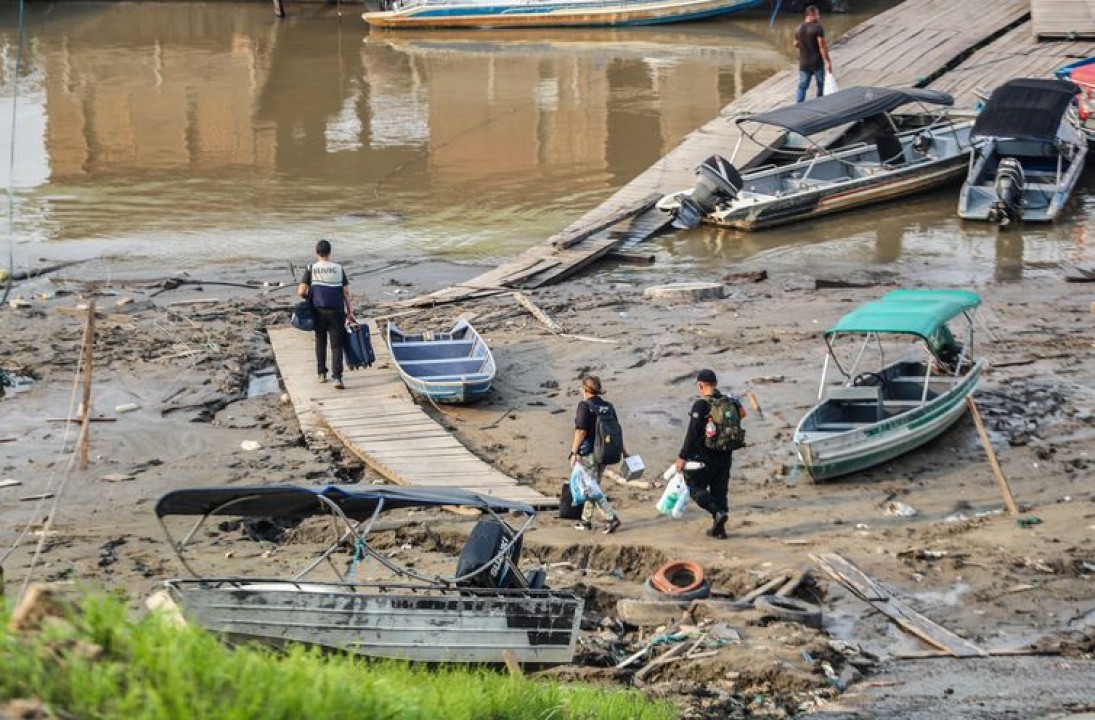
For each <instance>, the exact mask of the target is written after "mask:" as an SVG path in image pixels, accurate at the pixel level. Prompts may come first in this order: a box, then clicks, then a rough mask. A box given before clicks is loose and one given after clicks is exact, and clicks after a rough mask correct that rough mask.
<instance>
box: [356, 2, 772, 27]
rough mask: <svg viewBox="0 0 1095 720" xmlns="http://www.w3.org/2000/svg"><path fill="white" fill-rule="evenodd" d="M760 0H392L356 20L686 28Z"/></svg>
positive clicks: (455, 24)
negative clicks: (670, 25)
mask: <svg viewBox="0 0 1095 720" xmlns="http://www.w3.org/2000/svg"><path fill="white" fill-rule="evenodd" d="M761 4H762V0H393V1H392V2H385V3H384V4H383V5H382V6H383V7H386V8H387V9H385V10H381V11H379V12H367V13H363V14H362V16H361V17H362V19H363V20H365V22H366V23H368V24H369V25H370V26H372V27H376V28H419V29H421V28H506V27H622V26H629V25H661V24H665V23H677V22H688V21H691V20H703V19H705V18H711V17H716V16H719V15H727V14H729V13H734V12H738V11H740V10H745V9H747V8H754V7H760V6H761Z"/></svg>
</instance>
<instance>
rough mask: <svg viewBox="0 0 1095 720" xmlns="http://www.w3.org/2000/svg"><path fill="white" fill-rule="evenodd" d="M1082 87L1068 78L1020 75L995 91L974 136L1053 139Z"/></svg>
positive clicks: (980, 117)
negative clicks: (1058, 78) (1053, 78)
mask: <svg viewBox="0 0 1095 720" xmlns="http://www.w3.org/2000/svg"><path fill="white" fill-rule="evenodd" d="M1079 93H1080V88H1079V87H1078V86H1077V85H1076V84H1075V83H1071V82H1068V81H1067V80H1047V79H1042V78H1019V79H1017V80H1008V81H1007V82H1006V83H1004V84H1003V85H1001V86H999V87H998V88H996V89H995V90H993V91H992V95H990V96H989V101H988V102H987V103H985V107H984V109H983V110H981V113H980V114H979V115H978V116H977V121H976V122H975V123H974V124H973V132H972V137H1006V138H1016V139H1022V140H1053V139H1055V138H1056V137H1057V128H1058V127H1059V126H1060V124H1061V117H1062V116H1064V114H1065V111H1066V110H1068V106H1069V104H1070V103H1071V102H1072V98H1073V97H1075V96H1076V95H1078V94H1079Z"/></svg>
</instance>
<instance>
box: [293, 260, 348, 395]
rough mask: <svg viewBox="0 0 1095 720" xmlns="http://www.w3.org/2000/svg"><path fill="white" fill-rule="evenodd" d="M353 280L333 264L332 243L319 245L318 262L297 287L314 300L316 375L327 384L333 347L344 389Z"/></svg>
mask: <svg viewBox="0 0 1095 720" xmlns="http://www.w3.org/2000/svg"><path fill="white" fill-rule="evenodd" d="M349 284H350V280H349V278H347V277H346V271H345V270H343V269H342V266H341V265H339V264H338V263H336V262H331V243H330V242H329V241H327V240H320V241H319V242H318V243H316V261H315V263H313V264H311V265H309V266H308V269H307V270H305V271H304V277H303V278H301V280H300V285H299V286H297V295H299V296H301V297H302V298H307V299H308V300H310V301H311V303H312V307H314V308H315V313H316V328H315V340H316V374H317V375H318V376H319V381H320V382H321V383H325V382H327V344H328V342H330V346H331V377H332V378H333V379H334V381H335V388H337V389H339V390H341V389H342V388H343V387H344V386H343V384H342V358H343V352H344V350H343V341H344V339H345V337H346V319H347V318H350V319H353V316H354V306H353V301H352V300H351V299H350V288H349Z"/></svg>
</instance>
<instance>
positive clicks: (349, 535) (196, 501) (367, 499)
mask: <svg viewBox="0 0 1095 720" xmlns="http://www.w3.org/2000/svg"><path fill="white" fill-rule="evenodd" d="M440 506H455V507H466V508H472V509H478V510H480V511H481V512H482V513H483V514H485V515H489V516H490V517H492V518H494V520H495V521H496V522H498V523H499V525H500V526H501V527H502V528H503V532H504V533H505V535H506V538H507V540H508V542H504V543H502V544H501V547H499V549H498V551H497V553H496V554H495V555H494V556H492V557H491V558H490V559H489V560H488V561H486V562H484V563H483V564H482V565H481V566H480V567H478V568H477V569H475V570H473V571H472V572H469V573H465V574H464V575H459V576H452V577H443V576H434V577H427V576H425V575H422V574H420V573H417V572H415V571H414V570H412V569H411V568H409V567H406V566H404V565H401V564H399V563H396V562H393V561H392V560H391V559H390V558H388V557H387V556H385V555H384V554H383V553H381V552H378V551H377V550H375V549H374V548H373V547H372V546H370V545H369V543H368V541H367V540H366V537H367V536H368V534H369V532H370V530H371V529H372V526H373V524H374V523H375V522H376V520H377V518H379V517H380V515H382V514H383V513H384V512H390V511H393V510H400V509H406V508H422V507H440ZM155 512H156V518H157V520H158V521H159V523H160V526H161V528H162V529H163V532H164V535H165V536H166V537H167V539H168V541H169V543H170V545H171V549H172V551H173V552H174V553H175V555H176V557H178V559H179V562H180V563H182V565H183V567H185V568H186V570H187V571H188V572H189V573H190V574H191V575H192V576H193V577H194V578H196V579H199V580H200V579H202V578H203V575H202V573H199V572H197V571H196V570H195V569H194V568H193V567H192V566H191V565H190V563H189V561H188V560H187V558H186V554H185V550H186V547H187V546H188V545H190V543H191V541H192V540H193V539H194V536H195V535H196V534H197V532H198V530H200V529H201V527H202V526H204V525H205V523H206V521H208V520H209V518H211V517H215V516H231V517H250V518H256V517H294V518H301V517H322V516H330V517H333V518H334V519H335V521H336V522H338V523H341V524H342V526H343V527H344V528H345V530H344V531H343V532H342V534H341V535H340V536H339V537H338V538H337V539H336V540H335V541H334V542H333V543H331V544H330V545H329V546H328V547H327V549H326V550H325V551H324V552H323V553H321V554H320V556H319V557H317V558H315V559H314V560H313V561H311V562H310V563H308V565H307V566H306V567H305V568H304V569H303V570H301V571H300V572H298V573H297V574H296V575H294V576H293V578H292V580H293V581H294V582H298V581H301V580H303V579H304V578H305V577H307V576H308V575H309V574H310V573H311V572H313V571H314V570H315V569H316V568H317V567H319V565H320V564H321V563H323V562H324V561H327V562H328V564H329V565H330V567H331V568H332V570H334V572H335V574H336V575H337V576H338V577H339V579H340V580H341V581H342V582H346V583H350V584H353V580H352V579H349V580H348V579H347V578H346V577H345V575H343V573H342V571H341V570H340V569H339V568H338V567H337V566H335V564H334V563H333V562H332V561H331V560H330V558H331V556H332V555H333V554H334V553H335V552H336V551H337V550H338V549H339V548H340V547H342V546H343V544H344V543H346V542H348V541H350V540H351V539H353V547H354V555H353V558H354V559H353V565H352V566H351V571H352V570H353V568H354V567H356V565H357V562H358V561H359V560H361V559H363V558H365V557H371V558H373V559H374V560H376V561H377V562H379V563H380V564H382V565H383V566H384V567H386V568H388V569H389V570H391V571H392V572H394V573H396V574H397V575H400V576H404V577H408V578H412V579H414V580H417V581H419V582H424V583H429V584H435V585H439V586H444V587H452V586H456V585H460V584H463V583H465V582H466V581H468V580H470V579H471V578H474V577H476V576H477V575H479V574H481V573H484V572H488V571H489V570H491V567H492V566H497V565H499V564H501V565H505V566H506V567H507V568H508V570H509V572H511V573H513V574H514V577H517V578H519V579H520V582H522V583H524V575H523V574H522V573H521V572H520V569H519V568H518V567H517V565H516V563H515V561H514V559H513V558H512V557H511V553H510V548H511V547H512V546H513V545H514V544H515V543H516V542H517V541H518V540H519V539H520V538H521V537H522V536H523V535H524V533H525V532H526V531H527V530H528V529H529V527H531V525H532V521H533V519H534V518H535V517H536V510H535V509H533V507H532V506H531V505H528V504H527V503H523V502H519V501H515V500H505V499H503V498H496V497H489V496H486V495H481V494H479V493H474V492H471V491H468V490H461V489H459V488H435V487H402V486H398V485H375V486H370V487H367V488H363V489H356V488H347V487H345V486H341V485H327V486H324V487H316V488H308V487H301V486H297V485H264V486H251V487H239V486H237V487H212V488H188V489H182V490H174V491H172V492H169V493H167V494H166V495H164V496H163V497H161V498H160V500H159V501H158V502H157V503H156V509H155ZM503 513H516V514H519V515H523V516H524V520H523V522H521V523H520V524H519V525H518V526H517V527H513V526H511V525H510V524H509V523H508V522H506V521H505V519H503V518H502V514H503ZM169 516H195V517H197V520H195V522H194V524H193V526H192V527H191V528H190V529H189V531H187V533H186V534H185V535H184V536H183V537H182V538H181V539H180V540H176V539H175V535H174V534H173V533H172V532H171V529H170V527H169V526H168V524H167V522H165V518H167V517H169Z"/></svg>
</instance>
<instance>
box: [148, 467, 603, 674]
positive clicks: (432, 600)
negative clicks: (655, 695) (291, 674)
mask: <svg viewBox="0 0 1095 720" xmlns="http://www.w3.org/2000/svg"><path fill="white" fill-rule="evenodd" d="M442 506H446V507H460V508H463V509H465V510H471V511H478V512H479V513H480V517H479V520H478V521H477V522H476V523H475V525H474V526H473V527H472V528H471V531H470V533H468V535H467V538H466V541H465V543H464V545H463V548H462V550H461V551H460V554H459V558H458V559H456V560H455V564H454V565H452V566H451V567H452V568H453V569H454V572H453V574H451V575H443V574H440V573H435V572H433V568H431V567H426V561H425V559H423V558H418V559H417V562H416V563H409V564H399V563H398V562H397V561H395V560H393V557H392V556H393V555H394V553H392V552H390V551H384V550H382V549H378V548H375V547H373V545H372V544H370V542H369V532H370V530H371V529H373V526H374V524H375V523H376V521H377V519H378V518H379V517H381V516H382V515H384V514H385V513H388V512H393V511H400V510H415V509H417V510H428V509H438V511H439V512H440V510H439V509H440V508H441V507H442ZM156 516H157V518H159V520H160V522H161V524H162V525H163V528H164V532H165V533H166V535H167V537H168V539H169V540H170V542H171V546H172V548H173V549H174V550H175V552H176V554H177V555H178V557H179V559H180V560H181V562H182V563H183V565H184V566H185V567H186V568H187V569H188V570H190V572H191V573H192V574H193V575H194V577H193V578H192V579H172V580H167V581H165V583H164V588H165V590H166V592H167V594H168V595H169V597H170V598H171V600H173V601H174V603H175V604H176V605H177V606H178V608H179V610H180V611H181V612H182V614H183V617H184V618H186V619H187V620H188V621H190V622H194V623H196V624H197V625H199V626H201V627H204V628H205V629H207V630H210V631H212V632H215V633H218V634H221V635H224V636H226V637H227V638H228V639H230V640H233V641H258V642H264V643H269V644H274V645H280V644H283V643H287V642H291V643H301V644H306V645H311V646H315V647H321V648H325V649H331V650H341V651H345V652H350V653H357V654H360V655H366V656H370V657H379V658H394V659H402V660H412V661H418V662H447V663H503V662H507V659H506V658H507V657H511V658H513V660H516V661H517V662H520V663H531V664H536V665H553V664H560V663H567V662H570V660H571V659H572V658H573V655H574V651H575V647H576V642H577V637H578V633H579V625H580V622H581V617H582V609H583V602H582V599H581V598H579V597H578V596H576V595H574V594H573V593H570V592H564V591H558V590H551V589H548V588H547V587H546V586H545V579H546V573H545V571H544V570H543V569H542V568H541V569H535V570H532V571H530V572H528V573H527V574H526V573H523V572H522V571H521V570H520V568H519V567H518V561H519V558H520V552H521V544H522V539H523V537H524V533H525V531H526V530H527V529H528V528H529V527H530V526H531V523H532V520H533V518H534V516H535V510H533V509H532V507H530V506H528V505H526V504H524V503H520V502H514V501H509V500H502V499H499V498H494V497H487V496H484V495H479V494H476V493H472V492H468V491H465V490H459V489H454V488H431V487H397V486H370V487H364V488H357V487H340V486H327V487H315V488H308V487H298V486H292V485H280V486H261V487H240V486H233V487H215V488H193V489H183V490H176V491H173V492H170V493H168V494H166V495H164V496H163V497H162V498H160V500H159V502H158V503H157V504H156ZM186 516H189V517H196V518H197V520H196V521H194V522H193V525H192V527H190V528H189V530H188V531H187V532H186V534H185V535H184V536H183V537H182V539H181V541H180V540H176V534H177V533H176V532H173V531H172V529H171V527H170V525H171V524H173V523H175V522H177V521H172V520H168V518H177V517H186ZM507 516H509V517H519V518H521V519H520V520H519V521H517V522H515V523H514V524H513V525H511V524H510V523H509V522H507V520H506V517H507ZM316 518H319V519H321V520H320V524H322V519H323V518H326V519H329V520H331V521H332V527H331V528H330V530H331V531H332V532H331V534H330V536H329V537H330V539H331V540H332V542H330V544H327V543H323V542H313V541H310V538H318V537H320V533H319V532H318V531H319V530H321V529H322V528H321V527H319V526H311V525H307V523H309V522H314V521H315V520H314V519H316ZM211 519H212V521H213V522H215V523H216V524H217V526H216V527H207V524H209V523H210V520H211ZM228 519H236V520H239V521H240V522H239V523H238V524H236V525H232V524H231V523H226V522H224V521H225V520H228ZM225 527H235V528H239V529H240V530H241V531H243V532H244V533H246V532H251V533H252V534H257V531H256V528H259V527H263V528H265V530H264V532H263V533H262V537H261V539H258V540H252V539H249V538H243V539H242V541H243V542H249V543H253V544H254V545H255V546H256V547H260V546H261V549H262V550H263V552H261V553H254V554H251V556H252V557H256V558H261V560H259V561H257V562H255V563H252V564H251V567H256V566H257V567H261V568H270V567H274V566H284V565H286V563H287V560H288V558H290V557H294V559H296V560H297V561H298V562H300V563H301V565H302V569H301V570H300V571H299V572H297V573H296V574H293V575H291V576H288V577H280V578H272V577H271V573H270V571H269V570H268V569H267V570H260V571H258V572H255V573H253V574H250V573H241V572H238V571H237V572H231V573H228V572H224V571H223V570H222V571H221V572H219V573H217V574H213V575H207V574H203V573H199V572H197V571H195V570H194V569H193V567H192V566H193V565H194V564H195V560H196V558H195V557H194V553H193V552H187V551H188V550H193V549H194V546H195V545H201V544H203V543H208V544H212V545H216V552H215V553H213V555H214V556H216V557H218V558H223V557H225V555H224V546H225V545H226V544H228V543H229V542H230V538H229V537H226V535H225V532H224V528H225ZM273 529H281V530H285V529H292V530H293V531H299V532H290V533H288V535H287V536H286V537H283V538H282V541H281V542H274V541H272V540H271V539H270V536H271V534H272V531H273ZM203 530H204V531H203ZM241 534H243V533H241ZM290 540H291V541H290ZM324 548H325V549H324ZM275 551H276V557H271V556H272V555H274V554H275ZM443 554H444V553H443ZM234 555H238V556H239V557H240V559H239V562H238V564H239V565H241V566H242V564H243V563H244V560H243V559H242V558H244V557H246V556H247V555H248V554H247V553H236V554H234ZM228 557H233V556H231V555H230V556H228ZM443 560H444V561H447V560H449V558H448V557H444V558H443ZM217 564H218V565H222V563H217ZM359 572H360V573H363V574H368V575H369V576H370V577H367V578H361V579H358V578H357V577H356V576H357V575H358V573H359Z"/></svg>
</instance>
